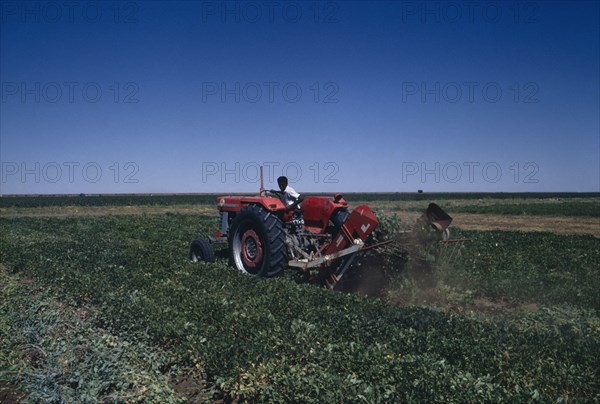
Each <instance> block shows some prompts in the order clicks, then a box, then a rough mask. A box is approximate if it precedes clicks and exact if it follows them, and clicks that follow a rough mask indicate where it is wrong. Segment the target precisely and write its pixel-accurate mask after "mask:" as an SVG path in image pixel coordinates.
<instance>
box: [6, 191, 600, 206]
mask: <svg viewBox="0 0 600 404" xmlns="http://www.w3.org/2000/svg"><path fill="white" fill-rule="evenodd" d="M223 194H224V193H220V194H169V195H167V194H160V195H99V194H90V195H72V196H63V195H47V196H46V195H40V196H34V195H32V196H18V195H17V196H10V195H9V196H7V195H4V196H3V197H1V198H0V208H9V207H22V208H29V207H48V206H138V205H156V206H173V205H193V204H207V203H209V204H212V203H214V202H215V198H216V197H217V196H218V195H223ZM306 194H308V193H306ZM311 195H325V194H319V193H317V194H311ZM327 195H329V194H327ZM343 195H344V198H345V199H346V200H347V201H349V202H350V201H351V202H354V201H389V202H394V201H404V202H410V201H440V200H452V199H456V200H482V201H488V200H492V199H499V200H506V199H518V200H522V201H527V200H531V199H548V198H551V199H556V198H561V199H571V198H600V193H593V192H592V193H493V192H492V193H421V194H419V193H400V192H396V193H351V192H350V193H343Z"/></svg>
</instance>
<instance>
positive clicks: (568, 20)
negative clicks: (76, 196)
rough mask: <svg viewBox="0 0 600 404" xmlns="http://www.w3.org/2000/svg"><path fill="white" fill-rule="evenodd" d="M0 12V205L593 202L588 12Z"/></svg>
mask: <svg viewBox="0 0 600 404" xmlns="http://www.w3.org/2000/svg"><path fill="white" fill-rule="evenodd" d="M0 4H1V9H0V11H1V12H2V14H1V20H0V23H1V38H0V47H1V49H0V52H1V53H0V76H1V77H0V78H1V82H2V87H1V91H2V100H1V104H0V108H1V111H0V112H1V116H0V136H1V140H0V160H1V168H2V173H1V177H2V178H1V179H0V180H1V182H0V186H1V192H2V193H3V194H11V193H79V192H84V193H113V192H115V193H119V192H127V193H129V192H133V193H135V192H253V191H256V190H257V189H258V183H257V167H258V165H260V164H263V165H266V168H267V169H266V170H265V171H266V173H265V174H270V175H267V177H269V176H270V177H271V178H267V184H266V186H267V188H274V187H275V183H274V182H270V181H269V180H273V181H274V177H276V176H278V175H281V174H287V175H288V176H289V177H290V180H291V181H292V185H293V186H294V187H295V188H296V189H297V190H299V191H300V192H308V191H326V192H327V191H331V192H337V191H346V192H348V191H355V192H363V191H399V192H412V191H416V190H417V189H423V190H425V191H431V192H433V191H448V192H451V191H489V192H496V191H507V192H508V191H514V192H520V191H523V192H526V191H528V192H535V191H587V192H589V191H600V117H599V114H600V112H599V111H600V95H599V93H600V80H599V75H600V73H599V72H600V64H599V58H600V49H599V38H600V31H599V25H600V7H599V3H598V2H592V1H585V2H546V1H533V2H480V3H474V2H471V1H452V2H448V3H445V2H440V1H434V2H417V1H397V2H373V3H369V2H358V1H357V2H346V1H333V2H329V1H307V2H303V1H290V2H284V1H280V2H271V1H252V2H234V1H229V2H226V3H223V2H219V1H200V2H195V1H182V2H174V1H169V2H166V1H165V2H161V1H133V2H112V1H100V2H79V3H72V2H66V3H63V2H48V1H39V2H18V1H2V2H1V3H0Z"/></svg>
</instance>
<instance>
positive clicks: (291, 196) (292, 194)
mask: <svg viewBox="0 0 600 404" xmlns="http://www.w3.org/2000/svg"><path fill="white" fill-rule="evenodd" d="M299 196H300V194H299V193H298V192H296V190H295V189H294V188H292V187H290V186H289V185H288V186H287V187H286V188H285V190H284V191H283V203H285V204H286V205H291V204H292V203H294V202H296V199H298V197H299Z"/></svg>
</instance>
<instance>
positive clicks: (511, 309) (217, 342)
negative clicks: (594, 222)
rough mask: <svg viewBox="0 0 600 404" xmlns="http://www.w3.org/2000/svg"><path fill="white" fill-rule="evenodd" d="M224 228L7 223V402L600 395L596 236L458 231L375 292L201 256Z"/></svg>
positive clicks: (2, 246) (0, 240) (204, 219)
mask: <svg viewBox="0 0 600 404" xmlns="http://www.w3.org/2000/svg"><path fill="white" fill-rule="evenodd" d="M361 197H362V199H361V198H358V197H357V200H365V198H364V195H361ZM513 197H514V195H513ZM563 197H564V196H563ZM588 197H589V196H588ZM77 198H83V197H77ZM165 198H166V197H165ZM455 198H456V196H455ZM4 199H9V198H3V201H4ZM209 199H210V200H209V203H212V201H213V199H212V197H211V198H209ZM38 202H39V200H38ZM19 203H20V204H21V207H23V208H25V207H27V206H29V207H35V206H39V205H36V203H37V202H36V199H35V198H30V199H29V200H26V199H23V201H22V202H19ZM44 203H46V201H42V202H41V203H40V204H41V205H43V204H44ZM61 203H63V202H61ZM114 203H115V201H112V202H111V204H114ZM164 203H165V204H169V203H172V204H173V205H177V203H174V202H172V201H171V202H169V201H168V199H165V202H164ZM185 203H186V204H187V203H190V202H189V201H188V200H186V202H185ZM511 203H512V202H511ZM67 205H68V204H67V203H66V202H65V205H64V206H67ZM2 206H4V207H10V206H15V205H11V204H10V203H5V202H3V205H2ZM44 206H48V205H44ZM465 206H468V204H467V205H465ZM553 206H554V205H553ZM558 206H566V207H568V208H567V209H575V208H577V209H582V208H585V209H588V208H590V206H587V205H586V206H579V205H578V206H576V207H573V206H572V205H571V204H569V203H565V204H562V205H558ZM508 209H511V208H508ZM549 209H555V208H549ZM592 210H593V209H592ZM569 211H570V210H567V211H565V212H560V211H556V212H555V214H562V215H564V216H568V215H569V213H568V212H569ZM538 213H539V212H538ZM539 214H543V213H539ZM592 216H593V215H592ZM385 225H386V229H387V230H388V231H390V229H391V230H393V228H394V226H396V225H399V224H398V223H397V222H396V221H394V220H391V219H390V220H387V219H386V220H385ZM215 226H216V224H215V219H214V217H213V216H203V215H199V214H187V213H186V214H173V213H166V214H165V213H158V214H152V215H120V216H110V215H105V216H99V217H60V218H56V217H23V216H11V215H10V214H5V215H4V216H2V217H0V262H1V265H0V277H1V278H2V279H1V281H0V284H1V285H2V286H1V289H0V290H1V291H0V307H1V310H0V335H1V339H0V365H1V366H0V401H2V398H3V397H4V399H5V400H6V401H8V400H9V399H10V398H13V399H17V398H19V399H23V400H24V402H31V403H33V402H52V403H54V402H56V403H60V402H89V403H92V402H106V403H109V402H155V403H166V402H213V401H225V402H233V401H241V402H327V403H329V402H500V401H510V402H530V401H541V402H557V401H564V402H598V401H600V384H599V382H598V380H600V374H599V373H600V372H599V371H600V355H598V353H599V352H600V318H599V316H598V313H599V310H600V294H599V293H598V290H600V268H599V266H598V263H599V262H600V239H598V238H597V237H594V236H591V235H557V234H552V233H544V232H538V233H527V232H509V231H500V230H497V231H466V230H461V229H456V231H454V232H453V234H454V236H455V237H458V238H466V239H469V240H470V241H468V242H461V243H452V244H436V245H433V246H430V247H429V249H427V250H423V251H420V252H421V253H422V254H423V257H425V260H426V261H427V263H428V265H427V271H426V273H425V274H421V275H422V276H421V275H419V274H415V268H414V267H413V268H412V270H409V268H410V265H411V258H410V257H409V258H408V260H407V259H406V257H404V260H403V261H402V260H394V259H390V260H387V261H385V263H384V262H383V260H382V261H381V262H382V264H381V267H382V268H381V270H382V272H383V273H384V275H385V277H384V278H385V279H386V280H387V281H389V282H388V284H387V286H385V287H384V288H383V290H381V291H380V292H381V293H379V294H378V296H379V297H377V298H375V297H369V296H365V295H362V294H354V293H341V292H331V291H327V290H325V289H322V288H320V287H318V286H316V285H311V284H307V283H303V282H302V281H301V280H300V279H299V277H298V276H296V273H295V272H294V271H292V270H288V271H286V274H285V275H284V276H282V277H277V278H271V279H258V278H253V277H250V276H246V275H243V274H241V273H239V272H237V271H235V270H233V269H231V268H230V267H229V266H228V262H227V259H226V258H219V259H218V260H217V261H216V262H215V263H211V264H208V263H190V262H189V261H188V247H189V243H190V241H191V240H192V239H194V238H197V237H198V236H200V235H208V234H210V233H211V232H212V231H213V230H214V227H215ZM386 251H388V250H386ZM388 253H389V251H388V252H386V254H388ZM392 253H393V252H392ZM390 254H391V253H390ZM390 256H391V255H390ZM384 264H385V265H384ZM370 270H373V271H378V270H379V269H378V268H371V269H370ZM350 277H352V275H350ZM424 278H426V279H424ZM2 402H4V401H2Z"/></svg>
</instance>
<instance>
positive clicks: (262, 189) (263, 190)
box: [259, 166, 265, 196]
mask: <svg viewBox="0 0 600 404" xmlns="http://www.w3.org/2000/svg"><path fill="white" fill-rule="evenodd" d="M259 192H260V193H259V195H261V196H262V195H263V194H264V193H265V180H264V177H263V166H260V190H259Z"/></svg>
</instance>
